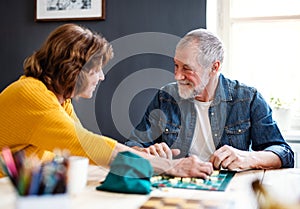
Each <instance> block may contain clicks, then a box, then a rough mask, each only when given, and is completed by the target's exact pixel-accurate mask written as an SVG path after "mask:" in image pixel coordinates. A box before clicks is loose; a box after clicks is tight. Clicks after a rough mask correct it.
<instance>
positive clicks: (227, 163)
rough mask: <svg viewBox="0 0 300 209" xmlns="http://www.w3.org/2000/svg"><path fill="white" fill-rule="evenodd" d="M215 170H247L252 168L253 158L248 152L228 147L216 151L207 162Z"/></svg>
mask: <svg viewBox="0 0 300 209" xmlns="http://www.w3.org/2000/svg"><path fill="white" fill-rule="evenodd" d="M209 161H210V162H211V163H212V164H213V166H214V168H215V169H220V168H221V167H222V168H225V169H229V170H236V171H241V170H248V169H252V168H253V164H254V161H253V158H252V156H251V153H250V152H249V151H242V150H238V149H236V148H233V147H231V146H228V145H224V146H223V147H221V148H219V149H218V150H216V151H215V152H214V153H213V154H212V156H211V157H210V160H209Z"/></svg>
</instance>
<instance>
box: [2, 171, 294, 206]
mask: <svg viewBox="0 0 300 209" xmlns="http://www.w3.org/2000/svg"><path fill="white" fill-rule="evenodd" d="M107 173H108V170H107V169H104V168H102V167H96V166H90V167H89V177H88V184H87V187H86V188H85V189H84V190H83V191H82V192H80V193H78V194H76V195H72V196H71V197H70V199H71V201H70V202H71V203H70V209H82V208H85V209H99V208H105V209H110V208H126V209H127V208H128V209H138V208H139V207H140V206H141V205H142V204H143V203H144V202H145V201H146V200H147V199H148V198H150V197H151V196H159V197H178V198H188V199H200V200H212V201H224V202H225V201H233V202H234V208H237V209H240V208H243V209H254V208H257V203H256V196H255V194H254V193H253V191H252V188H251V183H252V181H254V180H255V179H259V180H260V181H261V182H263V184H264V185H266V186H267V187H268V188H270V190H274V189H275V190H276V193H277V194H276V195H279V196H280V195H288V196H289V198H290V199H291V198H292V196H293V198H296V197H298V198H299V197H300V187H299V185H300V184H299V183H300V169H279V170H266V171H265V170H250V171H244V172H240V173H237V174H235V176H234V178H233V179H232V181H231V182H230V184H229V185H228V187H227V189H226V191H225V192H219V191H203V190H187V189H174V188H170V189H154V190H153V191H152V192H151V193H150V194H149V195H135V194H122V193H111V192H104V191H97V190H96V189H95V188H96V186H98V185H99V181H100V180H103V179H104V178H105V176H106V175H107ZM287 177H288V179H287ZM287 181H288V182H289V183H287ZM278 182H282V183H280V184H278ZM286 191H289V193H286ZM291 193H292V194H293V195H291ZM15 201H16V194H15V192H14V189H13V187H12V185H11V184H10V182H9V179H8V178H1V179H0V208H1V209H2V208H3V209H4V208H5V209H14V208H15ZM230 209H231V208H230Z"/></svg>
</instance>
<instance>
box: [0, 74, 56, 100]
mask: <svg viewBox="0 0 300 209" xmlns="http://www.w3.org/2000/svg"><path fill="white" fill-rule="evenodd" d="M1 97H3V99H6V100H16V101H18V102H27V103H29V104H38V105H42V104H45V103H49V102H50V101H55V100H56V101H57V98H56V97H55V95H54V93H53V92H51V91H50V90H48V89H47V87H46V86H45V84H44V83H43V82H41V81H40V80H38V79H36V78H33V77H26V76H21V77H20V78H19V79H18V80H17V81H15V82H13V83H11V84H10V85H9V86H8V87H7V88H6V89H4V90H3V91H2V92H1Z"/></svg>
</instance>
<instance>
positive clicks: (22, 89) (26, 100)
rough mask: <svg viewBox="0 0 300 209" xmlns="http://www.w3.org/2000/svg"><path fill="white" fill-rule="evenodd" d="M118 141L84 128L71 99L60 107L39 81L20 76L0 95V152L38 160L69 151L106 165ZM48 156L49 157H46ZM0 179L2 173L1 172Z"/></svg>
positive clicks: (50, 92) (53, 95)
mask: <svg viewBox="0 0 300 209" xmlns="http://www.w3.org/2000/svg"><path fill="white" fill-rule="evenodd" d="M116 144H117V142H116V141H115V140H113V139H110V138H108V137H105V136H101V135H97V134H94V133H92V132H90V131H88V130H87V129H85V128H84V127H83V126H82V125H81V123H80V121H79V119H78V118H77V116H76V114H75V112H74V109H73V105H72V103H71V100H70V99H69V100H66V101H65V102H64V104H63V105H61V104H60V103H59V102H58V99H57V97H56V96H55V94H54V93H53V92H52V91H49V90H48V89H47V88H46V86H45V85H44V84H43V83H42V82H41V81H39V80H38V79H35V78H32V77H25V76H21V77H20V79H19V80H17V81H15V82H14V83H12V84H11V85H9V86H8V87H7V88H6V89H4V90H3V91H2V92H1V94H0V149H1V150H2V148H3V147H5V146H8V147H10V148H11V149H12V150H13V151H18V150H21V149H24V150H25V151H26V154H27V155H28V154H36V155H37V156H38V157H40V158H41V159H43V158H48V157H49V156H50V157H51V152H52V151H53V150H54V149H56V148H58V149H68V150H69V151H70V152H71V154H72V155H81V156H86V157H88V158H89V159H90V161H91V162H92V163H95V164H98V165H108V164H109V160H110V157H111V154H112V151H113V149H114V148H115V146H116ZM1 150H0V151H1ZM49 154H50V155H49ZM0 176H1V173H0Z"/></svg>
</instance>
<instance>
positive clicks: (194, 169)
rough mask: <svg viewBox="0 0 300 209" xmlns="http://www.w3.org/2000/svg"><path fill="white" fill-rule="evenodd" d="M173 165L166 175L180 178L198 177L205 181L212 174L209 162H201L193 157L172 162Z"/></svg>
mask: <svg viewBox="0 0 300 209" xmlns="http://www.w3.org/2000/svg"><path fill="white" fill-rule="evenodd" d="M174 161H176V162H174V165H173V167H172V168H171V169H169V170H167V171H166V173H167V174H170V175H174V176H180V177H200V178H203V179H206V178H207V177H208V176H209V175H211V174H212V172H213V166H212V164H211V163H210V162H202V161H200V160H199V158H198V157H197V156H195V155H192V156H190V157H187V158H180V159H178V160H174Z"/></svg>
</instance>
